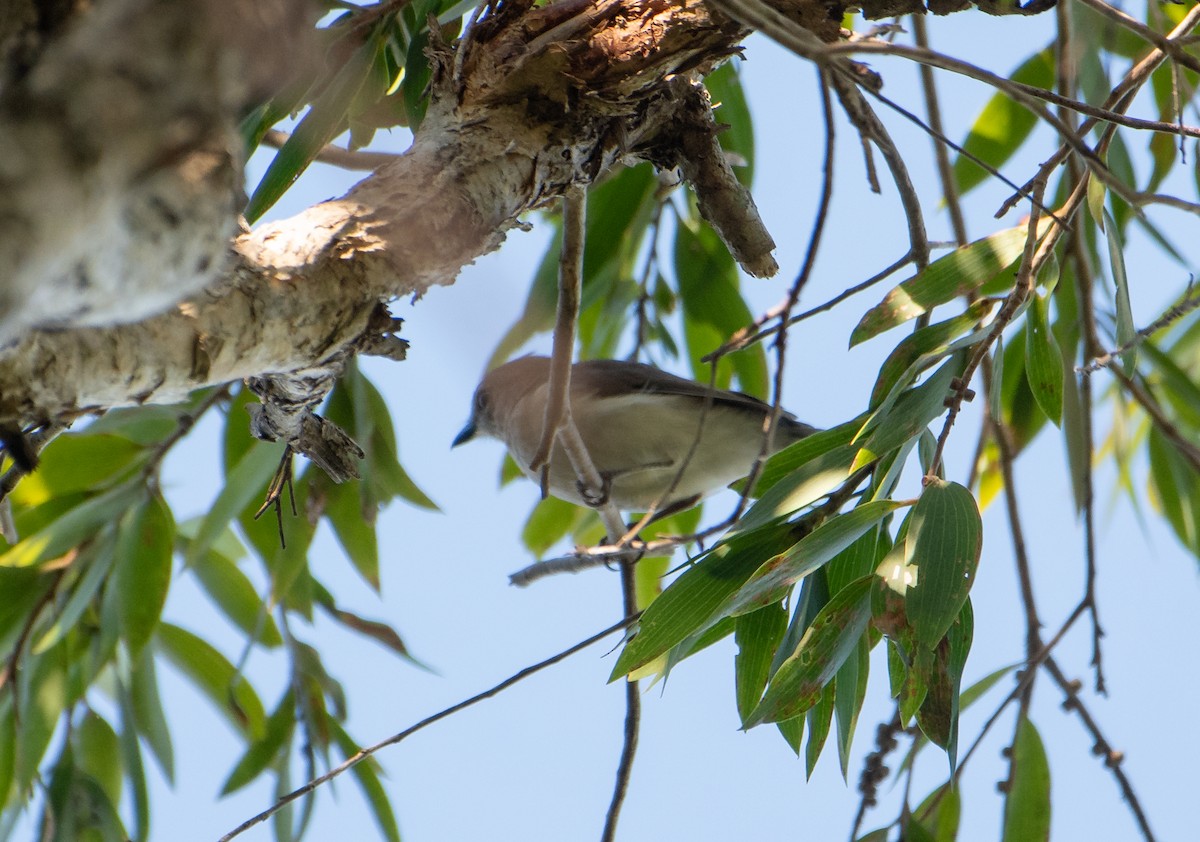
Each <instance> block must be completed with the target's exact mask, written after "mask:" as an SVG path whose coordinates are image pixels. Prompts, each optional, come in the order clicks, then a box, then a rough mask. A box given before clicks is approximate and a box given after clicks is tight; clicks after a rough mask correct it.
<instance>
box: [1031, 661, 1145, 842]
mask: <svg viewBox="0 0 1200 842" xmlns="http://www.w3.org/2000/svg"><path fill="white" fill-rule="evenodd" d="M1043 666H1044V667H1045V668H1046V672H1048V673H1050V677H1051V678H1053V679H1054V683H1055V684H1057V685H1058V686H1059V688H1060V689H1061V690H1062V691H1063V693H1064V694H1065V695H1066V697H1067V698H1066V700H1065V701H1063V709H1064V710H1068V711H1071V712H1073V713H1074V714H1075V715H1076V716H1078V717H1079V721H1080V722H1082V723H1083V727H1084V728H1086V729H1087V731H1088V733H1089V734H1091V735H1092V739H1093V740H1094V744H1093V746H1092V753H1093V754H1095V755H1097V756H1099V757H1101V758H1103V759H1104V765H1105V766H1106V767H1107V768H1108V769H1109V771H1111V772H1112V774H1113V777H1114V778H1115V779H1116V781H1117V786H1118V787H1120V789H1121V795H1122V797H1123V798H1124V799H1125V803H1126V804H1128V805H1129V810H1130V812H1132V813H1133V818H1134V821H1136V822H1137V825H1138V829H1139V830H1140V831H1141V832H1142V838H1143V839H1145V840H1146V842H1154V831H1152V830H1151V829H1150V822H1149V820H1148V819H1147V818H1146V812H1145V810H1143V809H1142V804H1141V802H1140V801H1139V800H1138V797H1137V795H1136V794H1135V793H1134V791H1133V784H1131V783H1130V781H1129V778H1128V776H1126V774H1125V770H1124V769H1122V768H1121V761H1122V760H1123V759H1124V757H1125V756H1124V754H1123V753H1122V752H1120V751H1117V750H1116V749H1114V748H1113V747H1112V744H1110V743H1109V741H1108V740H1107V739H1106V738H1105V736H1104V733H1103V732H1102V731H1101V730H1100V726H1099V725H1098V724H1097V723H1096V720H1095V719H1093V718H1092V715H1091V713H1090V712H1089V711H1088V709H1087V707H1086V706H1085V705H1084V704H1083V700H1082V699H1080V698H1079V688H1080V685H1079V682H1078V681H1073V680H1070V679H1068V678H1067V676H1066V674H1065V673H1063V671H1062V670H1061V669H1060V668H1059V666H1058V664H1057V663H1056V662H1055V660H1054V659H1053V658H1051V657H1047V658H1046V662H1045V664H1043Z"/></svg>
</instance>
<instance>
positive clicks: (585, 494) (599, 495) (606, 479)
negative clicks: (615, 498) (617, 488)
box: [575, 473, 612, 509]
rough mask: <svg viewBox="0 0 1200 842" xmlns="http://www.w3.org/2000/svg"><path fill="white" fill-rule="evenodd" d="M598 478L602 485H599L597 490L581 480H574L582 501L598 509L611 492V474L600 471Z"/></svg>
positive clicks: (605, 501) (606, 500)
mask: <svg viewBox="0 0 1200 842" xmlns="http://www.w3.org/2000/svg"><path fill="white" fill-rule="evenodd" d="M600 479H601V481H602V482H603V485H601V486H600V489H599V491H597V490H595V489H592V488H589V487H588V486H587V485H585V484H584V482H583V481H582V480H578V479H577V480H575V490H576V491H578V492H579V496H580V497H582V498H583V502H584V503H586V504H587V505H589V506H591V507H592V508H593V509H598V508H600V507H601V506H603V505H604V504H605V503H607V502H608V497H609V494H610V493H611V492H612V476H611V475H610V474H606V473H601V474H600Z"/></svg>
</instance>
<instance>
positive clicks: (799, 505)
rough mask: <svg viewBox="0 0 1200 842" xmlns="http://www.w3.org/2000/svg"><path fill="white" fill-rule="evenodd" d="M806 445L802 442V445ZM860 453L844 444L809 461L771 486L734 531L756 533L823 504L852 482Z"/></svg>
mask: <svg viewBox="0 0 1200 842" xmlns="http://www.w3.org/2000/svg"><path fill="white" fill-rule="evenodd" d="M803 443H804V440H803V439H802V440H801V441H800V444H803ZM857 453H858V447H856V446H854V445H850V444H845V445H842V446H840V447H836V448H834V449H833V450H829V451H826V452H825V453H821V454H819V455H817V456H814V457H813V458H812V459H809V460H808V461H806V462H805V463H804V464H802V465H800V466H799V467H798V468H796V469H795V470H794V471H792V473H790V474H788V475H787V476H786V477H784V478H783V479H781V480H780V481H779V482H777V483H775V484H774V485H772V486H771V487H770V489H768V490H767V492H766V493H765V494H763V495H762V497H760V498H759V499H758V501H757V502H755V503H754V505H752V506H751V507H750V508H749V509H748V510H747V511H746V514H745V515H743V516H742V519H741V520H740V521H738V523H737V525H736V526H735V527H734V529H735V531H738V532H742V531H745V530H749V529H756V528H758V527H759V526H762V525H763V524H764V523H768V522H770V521H772V520H775V519H776V518H780V517H786V516H788V515H790V514H792V513H794V512H797V511H799V510H800V509H803V508H804V507H805V506H808V505H809V504H811V503H814V502H816V501H817V500H820V499H821V498H822V497H824V496H825V495H826V494H828V493H829V492H831V491H833V490H834V489H835V488H837V487H838V486H839V485H841V484H842V483H843V482H845V481H846V480H847V479H848V478H849V476H850V465H851V464H852V463H853V462H854V457H855V455H856V454H857Z"/></svg>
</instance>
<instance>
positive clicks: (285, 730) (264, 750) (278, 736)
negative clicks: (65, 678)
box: [221, 689, 296, 796]
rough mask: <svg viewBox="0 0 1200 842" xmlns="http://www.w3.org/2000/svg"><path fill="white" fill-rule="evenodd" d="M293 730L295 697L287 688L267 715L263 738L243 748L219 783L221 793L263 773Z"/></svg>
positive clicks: (282, 748)
mask: <svg viewBox="0 0 1200 842" xmlns="http://www.w3.org/2000/svg"><path fill="white" fill-rule="evenodd" d="M295 731H296V697H295V695H294V694H293V692H292V690H291V689H289V690H288V691H287V692H286V693H284V694H283V698H282V699H280V700H279V704H278V705H277V706H276V708H275V710H274V711H273V712H272V713H271V715H270V716H269V717H268V718H267V726H266V730H265V731H264V732H263V735H262V737H261V738H259V739H257V740H255V741H254V742H252V743H251V744H250V745H249V746H248V747H247V748H246V751H245V752H244V753H243V754H242V756H241V758H239V759H238V762H237V763H236V764H235V765H234V767H233V770H232V771H231V772H230V773H229V777H228V778H226V779H225V783H224V784H222V785H221V795H223V796H224V795H229V794H230V793H231V792H236V791H237V790H239V789H241V788H242V787H244V786H245V785H246V784H248V783H250V782H251V781H253V780H254V779H255V778H257V777H258V776H259V775H260V774H262V773H263V771H265V770H266V769H267V767H269V766H270V765H271V764H272V763H273V762H274V761H275V759H276V758H277V757H279V756H280V754H281V752H283V751H284V747H285V746H286V745H288V744H289V743H290V742H291V740H292V735H293V734H294V733H295Z"/></svg>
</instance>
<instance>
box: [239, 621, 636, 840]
mask: <svg viewBox="0 0 1200 842" xmlns="http://www.w3.org/2000/svg"><path fill="white" fill-rule="evenodd" d="M638 616H639V615H636V614H635V615H633V616H629V617H626V618H624V619H623V620H621V621H620V622H617V623H614V624H613V625H611V626H609V627H608V628H606V629H604V630H603V631H601V632H597V633H596V634H594V635H592V636H591V637H589V638H587V639H586V640H582V641H580V642H579V643H576V644H575V645H574V646H570V647H568V648H566V649H564V650H563V651H561V652H559V653H558V654H556V655H551V656H550V657H549V658H546V659H545V660H543V661H538V662H537V663H536V664H533V665H531V666H528V667H525V669H523V670H521V671H520V672H517V673H514V674H513V675H511V676H509V677H508V678H506V679H504V680H503V681H501V682H500V683H499V684H496V685H495V686H493V687H491V688H489V689H487V690H484V691H483V692H482V693H477V694H476V695H474V696H472V697H470V698H469V699H464V700H463V701H461V702H458V703H457V704H454V705H451V706H450V707H448V708H445V709H444V710H441V711H439V712H437V713H435V714H433V715H432V716H427V717H426V718H424V719H422V720H421V721H420V722H418V723H416V724H415V725H412V726H411V727H409V728H406V729H404V730H403V731H401V732H399V733H398V734H393V735H392V736H390V737H388V738H387V739H386V740H383V741H382V742H378V743H375V745H372V746H368V747H367V748H364V749H361V750H359V751H357V752H355V753H354V754H352V755H351V756H350V757H347V758H346V759H345V760H344V761H343V762H342V763H340V764H338V765H337V766H335V767H334V768H332V769H330V770H329V771H328V772H326V773H325V774H323V775H320V776H319V777H316V778H313V779H312V780H310V781H309V782H308V783H306V784H305V785H304V786H302V787H300V788H298V789H296V790H293V791H292V792H289V793H288V794H287V795H285V796H283V797H282V798H280V799H279V800H278V801H276V802H275V803H274V804H272V805H271V806H270V807H269V808H267V809H266V810H263V811H262V812H261V813H259V814H258V815H256V816H253V817H252V818H249V819H247V820H246V821H244V822H242V823H241V824H240V825H238V826H237V827H235V828H234V829H233V830H231V831H229V833H226V834H225V835H224V836H222V837H221V838H220V840H219V842H229V840H230V839H233V838H234V837H236V836H240V835H241V834H242V833H244V832H245V831H247V830H249V829H250V828H252V827H254V826H255V825H256V824H259V823H261V822H264V821H266V820H267V819H269V818H270V817H271V816H273V815H275V814H276V813H278V812H279V811H280V810H282V809H283V808H284V807H286V806H287V805H288V804H291V803H292V802H293V801H295V800H296V799H297V798H303V797H304V796H305V795H308V794H309V793H310V792H313V791H314V790H316V789H317V787H319V786H321V785H323V784H325V783H328V782H329V781H331V780H333V779H334V778H336V777H337V776H339V775H341V774H342V773H344V772H346V771H349V770H350V769H352V768H354V767H355V766H357V765H358V764H359V763H361V762H362V761H364V760H366V759H367V758H368V757H370V756H371V755H373V754H376V753H377V752H379V751H381V750H382V749H385V748H387V747H388V746H391V745H395V744H396V743H399V742H401V741H402V740H405V739H407V738H408V737H410V736H412V735H413V734H415V733H417V732H418V731H420V730H422V729H424V728H427V727H429V726H430V725H433V724H434V723H435V722H439V721H441V720H443V719H445V718H446V717H448V716H450V715H452V714H455V713H458V712H459V711H460V710H464V709H465V708H469V707H471V706H472V705H475V704H478V703H479V702H482V701H484V700H486V699H490V698H491V697H493V696H495V695H497V694H499V693H501V692H503V691H505V690H507V689H508V688H509V687H512V686H513V685H514V684H517V683H519V682H521V681H524V680H525V679H526V678H529V677H530V676H531V675H534V674H535V673H538V672H541V671H542V670H544V669H546V668H547V667H552V666H554V665H555V664H557V663H558V662H559V661H562V660H565V659H566V658H569V657H570V656H571V655H574V654H575V653H576V652H579V651H581V650H583V649H586V648H587V647H589V646H591V645H592V644H593V643H598V642H599V641H601V640H603V639H604V638H606V637H608V636H609V635H610V634H612V633H613V632H616V631H620V630H621V629H623V628H626V627H628V626H630V625H632V624H633V623H635V622H636V621H637V619H638Z"/></svg>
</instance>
